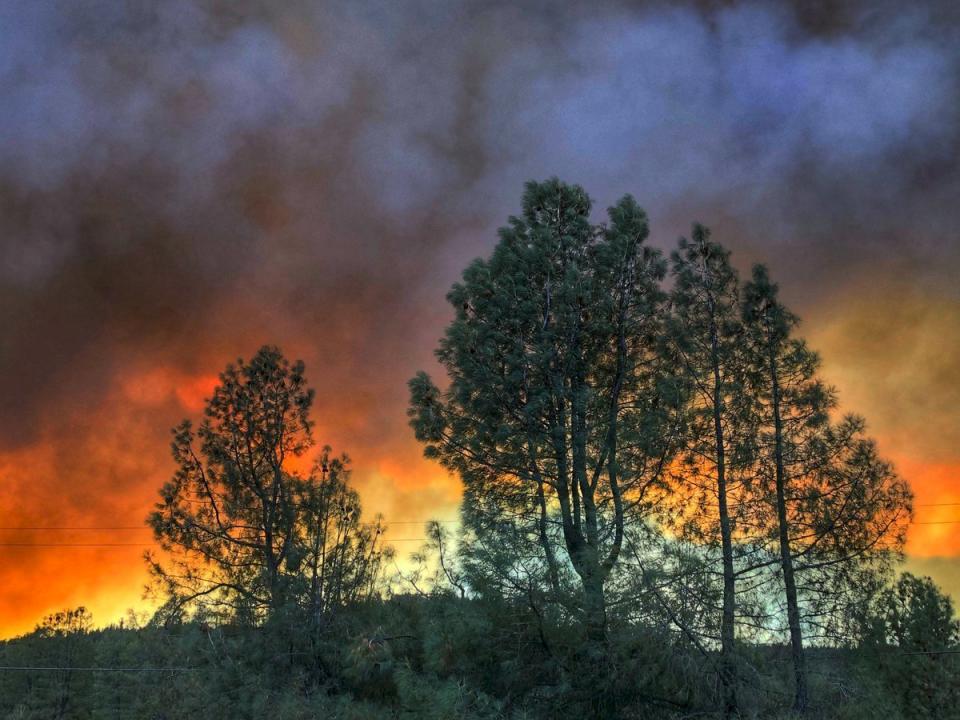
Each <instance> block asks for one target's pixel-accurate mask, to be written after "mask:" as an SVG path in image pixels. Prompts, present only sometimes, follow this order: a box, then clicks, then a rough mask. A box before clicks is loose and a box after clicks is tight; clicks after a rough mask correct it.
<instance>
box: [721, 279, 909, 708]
mask: <svg viewBox="0 0 960 720" xmlns="http://www.w3.org/2000/svg"><path fill="white" fill-rule="evenodd" d="M742 316H743V324H744V328H745V340H746V342H745V347H746V348H747V350H748V354H749V361H750V362H749V370H750V371H749V373H748V374H747V378H748V387H749V393H750V396H751V398H752V399H753V408H754V411H755V412H756V413H757V417H756V426H757V428H758V434H757V440H758V448H757V453H756V468H755V474H756V480H757V482H756V485H755V487H754V488H753V492H754V494H755V495H757V496H758V497H759V499H760V500H761V502H759V503H755V504H753V505H752V507H753V508H754V512H755V513H757V515H756V517H755V520H754V521H755V523H756V525H757V526H759V527H762V528H766V534H767V537H768V539H769V541H770V542H769V545H770V549H771V555H773V556H774V557H775V558H776V559H775V560H770V561H763V560H761V561H760V562H759V563H755V564H753V565H751V566H748V567H746V568H742V569H741V571H740V572H741V573H743V574H745V575H746V574H750V573H755V572H756V571H758V570H760V571H762V570H763V567H764V566H765V565H767V563H768V562H769V563H771V564H774V565H775V566H776V567H778V568H779V570H780V574H781V576H782V581H783V590H784V596H785V600H786V608H787V625H788V628H789V634H790V646H791V657H792V661H793V672H794V684H795V687H794V701H793V707H794V710H795V711H797V712H799V713H803V712H805V711H806V709H807V706H808V689H807V673H806V662H805V655H804V647H803V643H804V638H803V619H804V615H805V616H806V620H807V622H808V623H813V624H816V625H818V626H819V627H820V629H821V631H822V630H823V629H824V620H823V618H818V617H817V616H818V615H823V614H826V615H833V616H834V617H836V616H837V615H842V614H845V610H846V608H848V607H849V605H850V603H848V602H844V597H843V596H844V594H845V592H848V591H849V590H851V589H853V590H854V591H855V592H860V591H862V590H863V589H864V588H865V587H867V586H869V585H870V584H876V583H877V582H878V580H879V578H878V577H877V573H880V575H881V576H882V574H883V573H884V572H885V571H886V570H887V569H888V567H889V562H890V560H891V559H892V558H893V557H895V556H896V554H897V553H898V552H899V549H900V548H901V547H902V544H903V532H904V529H905V527H906V522H907V521H908V520H909V515H910V507H909V503H910V495H909V489H908V488H907V486H906V484H905V483H904V482H903V481H902V480H900V479H899V478H898V477H896V475H895V474H894V473H893V470H892V467H891V466H890V465H889V464H888V463H885V462H884V461H883V460H881V459H880V458H879V456H878V455H877V452H876V447H875V445H874V444H873V443H872V442H871V441H870V440H869V439H867V438H865V437H864V436H863V421H862V420H861V419H859V418H856V417H853V416H850V417H847V418H845V419H844V420H842V421H841V422H839V423H837V424H831V422H830V411H831V410H833V409H834V408H835V407H836V399H835V392H834V391H833V389H832V388H830V387H828V386H826V385H825V384H824V383H823V381H822V380H820V378H819V377H818V375H817V373H818V371H819V366H820V360H819V357H818V356H817V355H816V353H814V352H813V351H811V350H810V349H809V348H808V347H807V345H806V343H805V342H804V341H803V340H802V339H798V338H795V337H794V336H793V331H794V329H795V327H796V325H797V322H798V321H797V318H796V317H795V316H794V315H793V314H792V313H790V311H789V310H788V309H787V308H786V307H784V305H783V304H782V303H781V302H780V301H779V298H778V295H777V286H776V285H775V284H774V283H772V282H771V281H770V277H769V274H768V272H767V270H766V268H765V267H763V266H762V265H757V266H754V268H753V273H752V278H751V281H750V282H749V283H747V284H746V285H745V287H744V292H743V305H742ZM765 509H766V510H768V512H764V510H765ZM871 575H872V576H874V577H871ZM798 576H806V577H805V578H803V580H804V581H803V583H802V584H801V585H799V586H798ZM801 594H803V595H805V596H806V598H807V606H808V607H807V608H806V613H804V612H802V609H801V607H800V605H801V603H800V596H801Z"/></svg>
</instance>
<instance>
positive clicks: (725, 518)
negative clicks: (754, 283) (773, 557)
mask: <svg viewBox="0 0 960 720" xmlns="http://www.w3.org/2000/svg"><path fill="white" fill-rule="evenodd" d="M712 314H713V309H712V308H711V316H712ZM717 334H718V333H717V327H716V323H715V322H714V321H713V318H712V317H711V322H710V346H711V348H710V349H711V358H712V364H713V430H714V440H715V443H716V462H717V506H718V509H719V514H720V543H721V548H722V552H723V615H722V617H721V621H720V652H721V661H720V680H721V682H722V683H723V690H724V698H723V714H724V717H727V718H730V717H734V716H737V715H739V710H738V703H737V666H736V662H735V659H734V649H735V648H734V642H735V638H734V622H735V619H736V585H735V581H734V574H733V538H732V531H731V526H730V513H729V510H728V508H727V476H726V453H725V448H724V437H723V413H722V403H723V401H722V397H723V396H722V392H723V390H722V387H721V380H720V352H719V339H718V337H717Z"/></svg>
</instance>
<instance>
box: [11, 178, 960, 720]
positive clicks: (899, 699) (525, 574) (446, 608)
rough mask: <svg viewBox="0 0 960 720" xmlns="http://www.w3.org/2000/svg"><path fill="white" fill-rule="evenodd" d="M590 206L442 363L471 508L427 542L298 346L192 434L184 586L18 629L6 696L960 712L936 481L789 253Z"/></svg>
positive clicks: (397, 709) (515, 250) (171, 504)
mask: <svg viewBox="0 0 960 720" xmlns="http://www.w3.org/2000/svg"><path fill="white" fill-rule="evenodd" d="M591 208H592V206H591V201H590V198H589V197H588V195H587V193H586V192H585V190H584V189H583V188H581V187H579V186H576V185H569V184H566V183H563V182H561V181H559V180H557V179H551V180H548V181H546V182H542V183H537V182H530V183H528V184H527V186H526V190H525V193H524V195H523V199H522V213H521V214H520V215H518V216H515V217H510V219H509V223H508V225H507V226H506V227H504V228H503V229H501V231H500V234H499V242H498V244H497V246H496V247H495V249H494V250H493V252H492V254H491V256H490V257H489V258H488V259H478V260H476V261H474V262H473V263H471V264H470V265H469V266H468V267H467V268H466V270H465V271H464V273H463V279H462V281H461V282H459V283H457V284H456V285H454V287H453V288H452V289H451V290H450V292H449V294H448V297H447V299H448V301H449V303H450V304H451V305H452V307H453V310H454V317H453V319H452V320H451V321H450V323H449V325H448V327H447V330H446V333H445V334H444V336H443V338H442V339H441V340H440V343H439V347H438V348H437V350H436V355H437V358H438V360H439V361H440V365H441V368H442V369H443V371H445V373H446V377H445V378H442V379H441V381H440V382H439V383H434V381H433V380H431V378H430V377H429V376H428V375H427V374H426V373H422V372H421V373H418V374H417V375H416V376H415V377H414V378H413V379H412V380H411V381H410V382H409V391H410V405H409V410H408V416H409V420H410V424H411V426H412V428H413V430H414V434H415V436H416V438H417V439H418V440H419V441H421V442H422V443H423V445H424V448H425V454H426V455H427V457H428V458H431V459H434V460H438V461H439V462H440V463H442V464H443V466H444V467H446V468H448V469H449V470H451V471H453V472H455V473H456V474H457V475H458V476H459V477H460V479H461V480H462V481H463V485H464V495H463V501H462V508H461V518H460V521H459V523H457V524H456V525H455V526H453V527H445V526H444V525H443V524H442V523H440V522H431V523H429V524H428V525H427V527H426V541H425V543H424V546H423V547H422V548H421V550H420V551H419V552H417V553H415V554H414V556H413V557H412V558H411V562H406V561H405V560H404V559H402V558H395V557H394V552H393V550H392V548H390V547H388V546H386V545H385V544H384V531H385V526H384V525H383V522H382V520H381V519H380V518H379V517H378V518H376V519H375V520H374V522H372V523H368V522H365V521H364V520H363V517H362V509H361V506H360V502H359V495H358V493H357V492H356V490H355V489H354V488H353V487H352V485H351V478H350V468H349V460H348V458H347V457H346V456H339V457H337V456H334V455H333V454H332V451H331V450H330V448H329V447H323V448H320V449H319V451H318V449H317V447H316V444H315V440H314V419H313V417H312V415H311V411H312V404H313V400H314V392H313V390H312V389H311V388H310V387H309V385H308V383H307V380H306V375H305V373H306V369H305V366H304V363H303V362H302V361H296V362H292V361H290V360H288V359H287V358H286V357H284V355H283V354H282V353H281V351H280V350H279V349H277V348H276V347H271V346H265V347H263V348H261V349H260V350H259V351H258V352H257V353H256V354H255V355H254V356H253V358H252V359H251V360H250V361H243V360H238V361H237V362H236V363H232V364H230V365H228V366H227V367H226V369H225V370H224V371H223V372H222V373H221V374H220V376H219V383H218V385H217V386H216V388H215V389H214V391H213V393H212V395H211V397H210V398H209V399H208V400H207V401H206V407H205V412H204V416H203V419H202V421H201V422H200V423H199V424H198V425H196V426H195V425H194V424H193V423H191V421H189V420H185V421H184V422H182V423H181V424H179V425H177V426H176V427H175V428H174V430H173V441H172V453H173V457H174V460H175V462H176V470H175V472H174V474H173V476H172V478H171V479H170V480H169V481H168V482H166V483H165V484H164V485H163V486H162V487H161V488H160V499H159V502H157V504H156V509H155V511H154V512H153V513H152V514H151V515H150V516H149V518H148V524H149V526H150V527H151V528H152V530H153V532H154V534H155V537H156V539H157V541H158V543H159V546H160V549H159V550H158V551H157V552H156V553H148V555H147V557H146V560H147V563H148V565H149V567H150V570H151V572H152V574H153V581H154V582H153V584H152V586H151V587H150V591H151V592H152V593H154V594H155V597H157V598H158V599H159V600H161V601H162V602H161V605H160V608H159V610H157V611H156V613H155V614H154V615H153V617H152V618H149V619H147V618H138V617H136V616H132V617H131V619H130V623H131V625H130V626H129V627H127V628H124V627H123V626H119V627H112V628H108V629H105V630H93V629H92V625H91V620H90V617H89V614H88V613H87V612H86V611H85V610H84V609H83V608H80V609H77V610H75V611H67V612H64V613H60V614H57V615H54V616H51V617H49V618H47V619H46V620H45V621H44V622H43V623H41V625H39V626H38V627H37V629H36V631H35V632H34V633H32V634H30V635H28V636H25V637H23V638H20V639H18V640H15V641H12V642H8V643H4V644H2V645H0V658H2V659H3V660H2V662H3V663H6V665H3V664H0V673H6V672H9V673H22V674H0V709H2V710H3V711H5V712H6V713H7V715H8V717H11V718H46V717H56V718H63V719H65V718H68V717H77V718H88V717H91V718H92V717H100V716H103V717H117V715H116V713H117V712H119V711H118V710H117V707H114V706H122V707H123V711H122V716H123V717H143V718H158V717H195V716H198V715H200V714H202V715H203V716H205V717H210V718H217V717H220V716H221V715H223V716H224V717H237V716H242V717H247V716H249V717H261V716H263V715H264V714H271V715H272V716H276V717H278V718H290V719H291V720H292V719H293V718H304V717H315V716H317V715H321V716H331V717H345V718H350V717H363V718H381V717H383V718H387V717H390V718H397V717H402V718H430V717H436V718H449V717H462V718H467V719H470V720H473V719H477V720H479V719H480V718H483V719H485V720H486V719H489V720H493V719H494V718H503V719H505V720H506V719H508V718H512V719H514V720H522V719H526V718H560V719H563V718H571V719H572V718H583V717H589V718H598V719H599V718H624V719H626V718H632V717H637V716H638V715H642V716H644V717H651V718H664V719H666V718H683V717H690V716H692V715H699V716H705V717H709V716H712V717H724V718H737V717H740V718H743V717H781V716H782V717H786V715H783V713H786V712H792V713H795V715H794V716H796V715H810V716H813V717H817V718H837V719H838V720H839V719H840V718H860V717H863V718H866V717H875V716H876V714H877V712H878V708H883V711H884V713H885V714H886V715H887V716H889V717H890V718H891V720H893V719H894V718H897V717H902V718H905V719H912V718H923V717H948V714H947V713H948V712H949V711H951V710H952V709H955V707H956V700H957V698H958V697H960V686H958V684H957V680H956V677H957V674H956V670H957V665H956V658H955V657H953V654H954V653H956V652H957V651H958V650H957V645H958V642H960V630H958V624H957V621H956V620H955V618H954V611H953V606H952V604H951V601H950V600H949V598H948V597H946V596H944V595H943V594H942V593H941V592H940V591H939V589H938V588H937V587H936V586H935V585H934V584H933V583H932V582H931V581H929V580H928V579H922V578H916V577H914V576H912V575H909V574H907V575H903V576H902V577H900V578H899V579H898V580H896V581H894V578H893V571H894V568H895V566H896V562H897V561H898V560H899V559H900V558H901V553H902V548H903V544H904V539H905V533H906V529H907V526H908V524H909V522H910V521H911V519H912V495H911V492H910V488H909V486H908V484H907V483H906V481H905V480H903V479H902V478H900V477H899V476H898V475H897V473H896V471H895V470H894V468H893V466H892V465H891V464H890V463H889V462H888V461H886V460H885V459H884V458H883V457H882V456H881V455H880V453H879V451H878V448H877V445H876V443H874V442H873V440H872V439H871V438H870V437H869V436H868V435H867V434H866V430H865V428H866V425H865V421H864V420H863V419H862V418H860V417H858V416H855V415H846V416H839V415H838V414H837V412H836V407H837V399H836V392H835V391H834V390H833V389H832V388H831V387H829V386H828V385H827V384H826V383H825V382H824V381H823V380H822V379H821V378H820V376H819V374H818V371H819V358H818V356H817V355H816V353H814V352H813V351H812V350H811V349H810V348H809V347H808V346H807V344H806V343H805V342H804V340H803V339H802V338H800V337H799V335H798V334H797V330H798V319H797V318H796V317H795V316H794V315H793V314H792V313H791V312H790V310H789V309H788V308H787V307H786V306H785V305H784V304H783V303H782V301H781V300H780V299H779V296H778V289H777V286H776V284H774V283H773V281H772V280H771V278H770V274H769V272H768V271H767V269H766V268H765V267H763V266H759V265H758V266H755V267H754V268H753V269H752V272H751V276H750V280H749V281H747V282H746V283H741V281H740V277H739V273H738V270H737V268H736V266H735V265H734V263H733V262H732V256H731V253H730V251H729V250H728V249H726V248H725V247H724V246H723V245H722V244H721V243H719V242H717V241H716V240H715V239H713V238H712V237H711V235H710V232H709V230H708V229H707V228H706V227H704V226H702V225H699V224H695V225H694V226H693V231H692V233H691V235H690V238H689V239H686V238H681V239H680V240H679V243H678V246H677V249H676V250H675V251H674V252H673V253H672V254H671V255H670V256H669V259H667V258H664V257H663V255H662V254H661V253H660V252H659V251H658V250H656V249H653V248H651V247H649V246H648V245H647V243H646V240H647V236H648V223H647V216H646V214H645V213H644V211H643V210H642V209H641V208H640V207H639V205H638V204H637V203H636V201H635V200H634V199H633V198H632V197H630V196H625V197H624V198H623V199H621V200H620V201H619V202H617V203H616V204H615V205H614V206H612V207H611V208H609V209H608V211H607V218H606V220H605V221H604V222H599V223H598V222H596V221H594V220H593V219H592V218H591ZM395 559H396V560H397V562H396V563H393V564H392V566H390V561H391V560H395ZM411 568H412V569H411ZM906 671H909V672H910V673H911V674H910V675H909V676H906V675H905V674H904V673H905V672H906ZM37 673H40V674H41V675H40V677H42V681H35V679H34V678H35V675H36V674H37ZM114 673H128V674H129V675H130V679H129V680H128V681H126V683H127V684H126V685H125V684H124V683H123V682H121V681H119V680H117V679H116V676H115V675H113V674H114ZM147 673H158V676H159V677H162V678H167V679H172V678H173V676H177V678H178V682H176V683H165V684H163V685H162V687H159V688H150V687H148V686H147V682H146V681H145V680H144V679H143V677H142V676H143V675H145V674H147ZM181 676H182V682H181V681H180V678H181ZM881 681H886V682H887V685H889V687H886V686H881V685H879V684H878V683H880V682H881ZM133 689H135V691H134V690H133ZM110 703H113V705H110ZM224 713H225V714H224Z"/></svg>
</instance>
